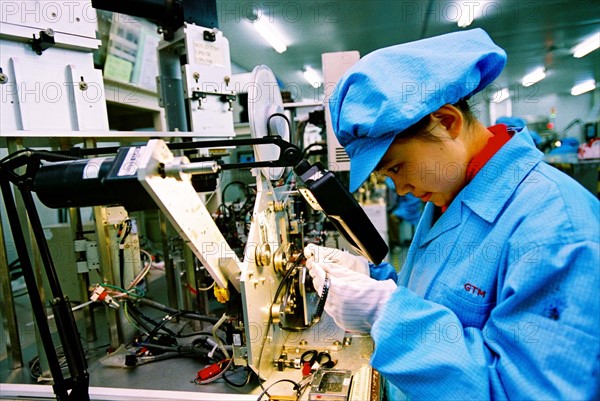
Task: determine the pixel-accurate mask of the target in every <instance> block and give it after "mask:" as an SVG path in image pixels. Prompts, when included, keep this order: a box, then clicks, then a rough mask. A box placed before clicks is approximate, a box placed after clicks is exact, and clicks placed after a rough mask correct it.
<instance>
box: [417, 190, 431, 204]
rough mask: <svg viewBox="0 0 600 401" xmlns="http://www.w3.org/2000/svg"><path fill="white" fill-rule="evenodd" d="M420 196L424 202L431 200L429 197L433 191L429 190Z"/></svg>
mask: <svg viewBox="0 0 600 401" xmlns="http://www.w3.org/2000/svg"><path fill="white" fill-rule="evenodd" d="M419 198H421V200H422V201H423V202H429V199H430V198H431V192H427V193H425V194H423V195H421V196H419Z"/></svg>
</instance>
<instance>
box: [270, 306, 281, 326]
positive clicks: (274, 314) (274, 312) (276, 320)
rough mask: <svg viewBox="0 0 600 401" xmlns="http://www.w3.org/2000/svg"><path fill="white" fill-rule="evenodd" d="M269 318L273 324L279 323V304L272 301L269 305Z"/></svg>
mask: <svg viewBox="0 0 600 401" xmlns="http://www.w3.org/2000/svg"><path fill="white" fill-rule="evenodd" d="M271 318H272V320H273V323H274V324H279V322H281V304H280V303H274V304H273V305H271Z"/></svg>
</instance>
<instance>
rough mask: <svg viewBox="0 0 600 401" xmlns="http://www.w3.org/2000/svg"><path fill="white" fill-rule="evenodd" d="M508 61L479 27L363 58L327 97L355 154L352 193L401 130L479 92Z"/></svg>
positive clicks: (334, 120) (349, 150)
mask: <svg viewBox="0 0 600 401" xmlns="http://www.w3.org/2000/svg"><path fill="white" fill-rule="evenodd" d="M505 64H506V52H505V51H504V50H502V49H501V48H500V47H498V46H497V45H496V44H495V43H494V42H493V41H492V40H491V39H490V37H489V36H488V34H487V33H486V32H485V31H483V30H482V29H479V28H478V29H472V30H468V31H460V32H454V33H449V34H446V35H441V36H435V37H432V38H427V39H423V40H419V41H416V42H409V43H403V44H400V45H395V46H391V47H386V48H383V49H379V50H376V51H374V52H372V53H370V54H367V55H366V56H365V57H363V58H362V59H361V60H359V61H358V62H357V63H356V64H355V65H353V66H352V67H351V68H350V69H349V70H348V71H347V72H346V74H344V76H343V77H342V78H341V79H340V81H339V82H338V84H337V86H336V88H335V90H334V92H333V94H332V96H331V98H330V99H329V110H330V111H331V121H332V125H333V130H334V132H335V134H336V136H337V138H338V140H339V142H340V144H341V145H342V146H343V147H344V148H345V149H346V153H348V156H349V157H350V191H351V192H354V191H356V190H357V189H358V188H359V187H360V186H361V185H362V183H363V182H364V181H365V180H366V179H367V178H368V177H369V174H371V172H372V171H373V170H374V169H375V167H376V166H377V164H378V163H379V161H380V160H381V158H382V157H383V155H384V154H385V152H386V150H387V149H388V147H389V146H390V144H391V143H392V141H393V140H394V138H396V136H398V134H400V133H401V132H402V131H404V130H405V129H406V128H408V127H410V126H411V125H413V124H415V123H416V122H418V121H419V120H420V119H421V118H423V117H425V116H426V115H427V114H429V113H432V112H434V111H436V110H437V109H439V108H440V107H442V106H443V105H445V104H454V103H456V102H458V101H459V100H461V99H466V98H468V97H470V96H472V95H473V94H475V93H477V92H479V91H480V90H482V89H483V88H485V87H486V86H487V85H488V84H489V83H490V82H492V81H493V80H494V79H496V77H497V76H498V75H500V72H501V71H502V69H503V68H504V65H505Z"/></svg>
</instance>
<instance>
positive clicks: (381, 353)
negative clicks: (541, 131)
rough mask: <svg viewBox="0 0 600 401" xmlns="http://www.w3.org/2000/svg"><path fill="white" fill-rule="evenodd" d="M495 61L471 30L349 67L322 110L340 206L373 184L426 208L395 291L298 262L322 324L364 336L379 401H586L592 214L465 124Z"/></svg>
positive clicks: (339, 265)
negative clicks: (331, 136)
mask: <svg viewBox="0 0 600 401" xmlns="http://www.w3.org/2000/svg"><path fill="white" fill-rule="evenodd" d="M505 62H506V53H505V52H504V51H503V50H502V49H501V48H499V47H498V46H496V45H495V44H494V43H493V42H492V40H491V39H490V38H489V36H488V35H487V34H486V32H484V31H483V30H481V29H474V30H470V31H462V32H457V33H450V34H447V35H442V36H437V37H433V38H428V39H424V40H420V41H417V42H411V43H405V44H401V45H397V46H392V47H388V48H384V49H380V50H378V51H375V52H373V53H371V54H369V55H367V56H365V57H364V58H363V59H362V60H360V61H359V62H358V63H357V64H355V65H354V66H353V67H352V68H351V69H350V70H348V72H347V73H346V74H345V75H344V76H343V77H342V79H341V80H340V81H339V83H338V85H337V87H336V90H335V91H334V93H333V96H332V97H331V100H330V104H329V106H330V110H331V115H332V122H333V128H334V130H335V132H336V135H337V137H338V139H339V141H340V143H341V144H342V145H343V146H344V147H345V149H346V152H347V153H348V155H349V156H350V160H351V170H350V191H351V192H354V191H356V190H357V189H358V187H359V186H360V185H361V184H362V183H363V182H364V181H365V180H366V179H367V177H368V176H369V175H370V174H371V172H373V171H377V172H379V173H381V174H384V175H386V176H388V177H390V178H391V179H392V181H393V182H394V185H395V188H396V191H397V192H398V194H399V195H405V194H407V193H411V194H413V195H414V196H416V197H418V198H420V199H421V200H423V201H424V202H427V205H426V207H425V209H424V212H423V216H422V218H421V220H420V222H419V226H418V228H417V230H416V232H415V236H414V239H413V241H412V244H411V247H410V249H409V251H408V256H407V259H406V262H405V264H404V267H403V268H402V270H401V271H400V273H399V276H398V277H397V278H396V277H394V274H389V275H388V277H381V276H382V275H381V274H380V273H381V272H378V268H377V267H374V266H371V269H370V270H371V276H377V278H379V279H381V278H388V279H387V280H375V279H372V278H369V277H367V276H366V275H365V274H364V273H367V272H368V267H367V264H366V261H365V260H364V259H362V258H358V257H353V256H351V255H349V254H346V253H344V252H341V251H337V250H334V249H326V248H321V247H317V246H314V245H310V246H309V247H307V249H306V251H305V252H306V254H307V257H308V260H307V266H308V267H309V269H310V273H311V276H312V277H313V281H314V283H315V288H322V286H323V284H324V282H328V284H329V298H328V300H327V304H326V310H327V311H328V313H329V314H330V315H332V316H333V318H334V319H335V320H336V322H337V323H338V324H339V325H340V326H341V327H344V328H345V329H347V330H350V331H360V332H370V334H371V336H372V337H373V339H374V342H375V352H374V354H373V356H372V359H371V363H372V365H373V367H374V368H375V369H377V370H378V371H379V372H381V374H382V375H383V376H384V377H385V378H386V379H387V382H388V397H389V398H390V399H391V400H398V399H400V398H401V397H403V396H404V395H406V396H407V397H408V398H409V399H478V400H483V399H495V400H498V399H578V400H582V399H598V397H599V396H600V391H599V387H600V385H599V380H600V374H599V373H600V372H598V361H599V360H600V337H599V327H600V321H599V318H600V297H598V294H597V291H598V288H600V255H599V253H600V240H599V239H600V233H599V225H598V221H599V220H600V213H599V202H598V200H597V199H596V198H594V196H593V195H592V194H590V193H589V192H588V191H586V190H585V189H584V188H583V187H582V186H581V185H580V184H578V183H577V182H575V181H574V180H573V179H571V178H569V177H568V176H566V175H565V174H563V173H561V172H559V171H558V170H556V169H555V168H553V167H550V166H549V165H548V164H546V163H544V162H543V160H542V153H541V152H540V151H539V150H538V149H536V147H535V145H534V143H533V140H532V137H531V136H530V134H529V133H527V131H526V129H521V128H515V127H511V128H507V126H506V125H495V126H493V127H489V128H486V127H485V126H484V125H482V124H481V123H480V122H479V121H478V120H477V119H476V118H475V117H474V116H473V114H472V113H471V111H470V110H469V105H468V103H467V99H468V98H469V97H471V96H472V95H473V94H475V93H477V92H479V91H481V90H482V89H483V88H485V87H486V86H487V85H488V84H490V83H491V82H492V81H493V80H494V79H495V78H496V77H497V76H498V75H499V74H500V72H501V71H502V69H503V67H504V65H505ZM391 273H393V272H391ZM326 277H327V280H326ZM398 389H399V390H398ZM400 391H401V392H400ZM401 394H402V395H401Z"/></svg>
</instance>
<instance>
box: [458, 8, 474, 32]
mask: <svg viewBox="0 0 600 401" xmlns="http://www.w3.org/2000/svg"><path fill="white" fill-rule="evenodd" d="M474 13H475V10H462V12H461V14H460V18H459V19H458V22H457V24H458V26H459V28H466V27H468V26H469V25H471V24H472V23H473V20H474V19H475V16H474V15H473V14H474Z"/></svg>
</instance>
